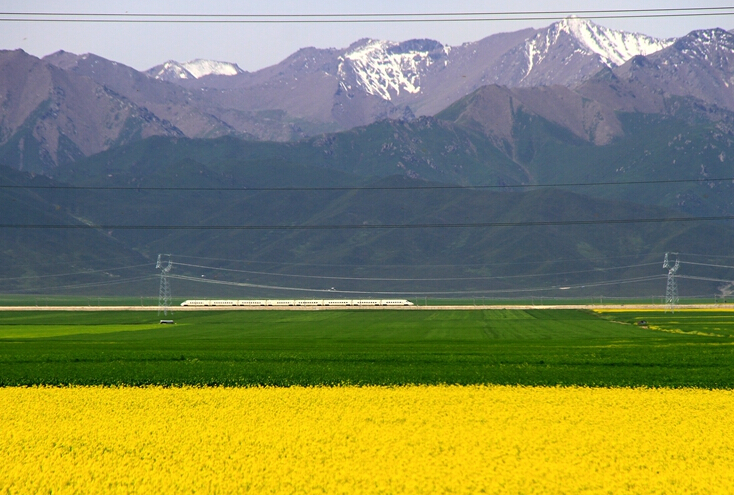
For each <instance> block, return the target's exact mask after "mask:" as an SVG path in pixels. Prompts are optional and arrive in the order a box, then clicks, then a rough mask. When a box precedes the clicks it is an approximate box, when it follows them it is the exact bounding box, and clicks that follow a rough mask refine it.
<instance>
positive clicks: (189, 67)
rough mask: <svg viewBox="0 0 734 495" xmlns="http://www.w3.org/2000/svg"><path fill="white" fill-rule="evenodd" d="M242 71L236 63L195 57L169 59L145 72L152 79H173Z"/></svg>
mask: <svg viewBox="0 0 734 495" xmlns="http://www.w3.org/2000/svg"><path fill="white" fill-rule="evenodd" d="M243 72H244V71H243V70H242V69H240V68H239V67H238V66H237V64H232V63H229V62H218V61H216V60H204V59H199V58H197V59H196V60H191V61H189V62H184V63H179V62H176V61H175V60H169V61H168V62H165V63H164V64H161V65H158V66H156V67H153V68H152V69H149V70H148V71H147V74H148V75H149V76H151V77H153V78H154V79H162V80H165V81H174V80H180V79H200V78H202V77H204V76H209V75H218V76H234V75H237V74H242V73H243Z"/></svg>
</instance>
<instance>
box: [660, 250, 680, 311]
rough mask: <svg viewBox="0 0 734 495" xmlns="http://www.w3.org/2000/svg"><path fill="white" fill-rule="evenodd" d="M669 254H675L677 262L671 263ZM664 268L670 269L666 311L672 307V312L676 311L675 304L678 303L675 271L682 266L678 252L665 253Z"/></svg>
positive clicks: (666, 290) (666, 289) (666, 293)
mask: <svg viewBox="0 0 734 495" xmlns="http://www.w3.org/2000/svg"><path fill="white" fill-rule="evenodd" d="M668 254H674V255H675V264H674V265H673V266H671V265H670V260H669V259H668ZM663 268H667V269H668V285H667V287H666V288H665V305H666V307H667V308H666V309H665V312H666V313H667V312H668V309H670V312H671V313H675V305H676V304H678V283H677V282H676V281H675V273H676V272H677V271H678V268H680V260H679V259H678V253H665V260H664V261H663Z"/></svg>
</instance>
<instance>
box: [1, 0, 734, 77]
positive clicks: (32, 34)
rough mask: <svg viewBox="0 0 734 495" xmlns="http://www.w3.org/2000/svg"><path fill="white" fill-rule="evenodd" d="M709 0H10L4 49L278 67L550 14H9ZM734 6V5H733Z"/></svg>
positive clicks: (715, 20) (137, 64)
mask: <svg viewBox="0 0 734 495" xmlns="http://www.w3.org/2000/svg"><path fill="white" fill-rule="evenodd" d="M724 3H725V2H721V1H717V2H711V1H709V0H687V1H676V0H616V1H613V2H598V1H580V0H577V1H572V0H535V1H533V2H524V3H520V2H517V1H509V0H499V1H479V0H453V1H451V2H447V1H445V0H444V1H438V0H407V1H406V0H404V1H399V2H398V1H395V0H392V1H387V0H372V1H371V2H365V1H358V2H356V1H348V0H339V1H336V0H310V1H309V0H284V1H277V0H275V1H270V2H264V1H259V0H258V1H248V2H245V1H234V0H207V1H193V0H175V1H173V0H171V1H159V0H118V1H115V2H102V1H99V0H64V1H60V0H54V1H51V0H3V1H2V4H1V6H0V11H1V12H0V49H16V48H22V49H24V50H25V51H27V52H28V53H31V54H32V55H36V56H39V57H40V56H44V55H47V54H49V53H52V52H55V51H57V50H60V49H63V50H66V51H70V52H73V53H89V52H91V53H95V54H97V55H100V56H102V57H105V58H108V59H111V60H115V61H118V62H121V63H124V64H127V65H130V66H132V67H134V68H136V69H139V70H145V69H148V68H150V67H152V66H154V65H157V64H159V63H162V62H165V61H167V60H177V61H179V62H185V61H188V60H192V59H195V58H206V59H213V60H222V61H228V62H235V63H237V64H238V65H239V66H240V67H242V68H243V69H245V70H250V71H252V70H257V69H260V68H263V67H266V66H269V65H273V64H275V63H277V62H279V61H280V60H282V59H284V58H285V57H287V56H288V55H290V54H291V53H293V52H294V51H296V50H297V49H298V48H301V47H305V46H315V47H319V48H328V47H336V48H342V47H346V46H348V45H350V44H351V43H352V42H354V41H356V40H358V39H360V38H377V39H388V40H393V41H403V40H407V39H411V38H431V39H435V40H438V41H440V42H442V43H444V44H448V45H458V44H461V43H464V42H468V41H477V40H479V39H481V38H484V37H485V36H488V35H490V34H493V33H498V32H505V31H515V30H518V29H521V28H524V27H536V28H538V27H544V26H547V25H549V24H551V23H552V22H553V20H552V19H543V20H538V19H535V20H530V19H524V20H518V21H481V22H400V23H327V24H322V23H303V24H301V23H299V24H287V23H233V24H203V23H191V24H181V23H124V24H123V23H100V22H88V23H80V22H57V21H54V22H41V21H39V20H34V21H21V22H17V21H9V20H8V19H10V18H17V16H12V15H9V13H20V12H25V13H28V12H36V13H38V12H54V13H118V12H128V13H145V14H150V13H164V14H170V13H176V14H344V13H359V14H365V13H371V14H372V13H377V14H384V13H446V12H511V11H518V10H521V11H530V10H532V11H562V12H564V14H561V15H558V16H557V17H558V18H562V17H565V14H573V13H576V12H579V11H582V10H600V9H654V8H673V7H677V8H685V7H716V6H720V5H723V4H724ZM729 11H730V12H732V13H734V10H732V9H730V10H729ZM591 18H592V20H594V21H595V22H597V23H598V24H602V25H604V26H607V27H610V28H614V29H622V30H626V31H633V32H642V33H645V34H649V35H651V36H658V37H677V36H682V35H684V34H686V33H688V32H690V31H692V30H694V29H700V28H709V27H722V28H725V29H731V28H732V27H734V15H732V16H711V17H693V16H684V17H676V18H634V19H599V18H594V17H591Z"/></svg>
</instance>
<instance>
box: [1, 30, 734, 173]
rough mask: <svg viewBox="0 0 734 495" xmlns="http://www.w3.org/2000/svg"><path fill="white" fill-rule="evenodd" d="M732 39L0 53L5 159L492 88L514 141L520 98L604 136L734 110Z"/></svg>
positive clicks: (524, 38) (616, 35)
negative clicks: (146, 65) (246, 59)
mask: <svg viewBox="0 0 734 495" xmlns="http://www.w3.org/2000/svg"><path fill="white" fill-rule="evenodd" d="M732 38H734V35H732V34H731V33H728V32H726V31H723V30H719V29H714V30H700V31H694V32H693V33H690V34H689V35H687V36H685V37H683V38H680V39H679V40H675V42H673V40H657V39H654V38H650V37H647V36H644V35H633V34H629V33H622V32H618V31H612V30H609V29H606V28H603V27H602V26H598V25H595V24H593V23H591V22H589V21H585V20H581V19H575V18H571V19H565V20H562V21H559V22H557V23H554V24H552V25H550V26H548V27H547V28H545V29H539V30H536V29H526V30H522V31H517V32H514V33H502V34H496V35H492V36H489V37H487V38H485V39H483V40H480V41H478V42H474V43H466V44H464V45H461V46H454V47H449V46H445V45H442V44H441V43H439V42H436V41H433V40H410V41H406V42H402V43H397V42H386V41H380V40H371V39H364V40H359V41H357V42H355V43H353V44H352V45H351V46H350V47H348V48H345V49H317V48H304V49H301V50H299V51H298V52H296V53H294V54H293V55H291V56H290V57H288V58H286V59H285V60H284V61H282V62H281V63H279V64H277V65H275V66H272V67H267V68H265V69H262V70H259V71H256V72H245V71H242V70H241V69H239V68H238V67H237V66H236V65H234V64H227V63H220V62H217V63H214V62H210V61H201V60H199V61H192V62H189V63H185V64H177V63H176V64H174V63H167V64H164V66H159V67H158V68H153V69H151V70H150V71H148V72H147V73H144V72H140V71H137V70H135V69H133V68H131V67H128V66H125V65H124V64H120V63H117V62H114V61H110V60H106V59H104V58H102V57H98V56H96V55H93V54H85V55H75V54H71V53H68V52H57V53H54V54H51V55H49V56H47V57H44V59H42V60H39V59H37V58H35V57H32V56H30V55H28V54H25V53H24V52H17V51H16V52H0V60H1V61H0V63H2V64H3V65H2V74H1V76H0V100H1V101H2V107H0V159H2V160H3V163H6V164H8V165H10V166H12V167H15V168H18V169H26V170H33V171H37V172H47V171H49V170H52V169H53V168H54V167H56V166H57V165H58V164H59V163H65V162H66V161H70V160H71V161H73V160H74V159H76V158H75V157H80V156H89V155H90V154H93V153H96V152H99V151H102V150H105V149H109V148H110V147H113V146H116V145H118V144H120V143H124V142H129V141H130V140H135V139H140V138H143V137H145V136H149V135H167V136H186V137H195V138H202V137H206V138H210V137H217V136H223V135H233V136H238V137H242V138H246V139H259V140H269V141H292V140H298V139H302V138H305V137H308V136H314V135H319V134H321V133H328V132H335V131H340V130H345V129H351V128H354V127H355V126H361V125H366V124H369V123H371V122H375V121H378V120H381V119H403V120H411V119H414V118H416V117H419V116H424V115H434V114H436V113H438V112H440V111H443V110H444V109H446V108H447V107H450V106H451V105H452V104H453V103H454V102H456V101H457V100H459V99H461V98H463V97H465V96H466V95H469V94H472V93H474V92H475V91H477V90H478V89H479V88H482V87H487V88H489V89H486V90H483V92H481V95H482V96H481V98H485V99H486V98H489V99H492V98H495V97H497V98H500V100H501V101H500V100H497V101H495V102H494V103H492V104H489V105H487V106H486V109H485V111H487V112H490V113H488V114H487V115H485V116H480V115H474V116H473V117H472V119H473V120H474V121H475V122H476V123H478V125H480V126H485V127H486V129H485V130H486V131H487V132H489V131H490V130H491V132H490V134H491V135H492V136H494V137H493V139H496V140H497V144H498V146H499V147H500V148H502V142H503V141H506V140H507V136H508V135H509V133H512V132H513V131H512V129H513V125H514V123H513V120H512V119H509V120H508V119H504V120H503V119H502V118H499V119H495V118H494V117H495V114H493V113H491V112H499V113H497V114H496V115H497V116H500V117H501V116H502V115H505V116H507V115H512V114H513V112H514V110H513V109H514V108H515V105H517V104H522V106H523V108H524V111H527V112H531V113H535V114H537V115H539V116H541V117H543V118H546V119H548V120H550V121H552V122H554V123H556V124H557V125H559V126H561V127H563V128H565V129H568V130H569V131H570V132H571V133H572V134H574V135H575V136H577V137H578V138H580V139H582V140H585V141H588V142H590V143H593V144H597V145H603V144H606V143H609V142H610V141H611V140H613V139H615V138H616V137H618V136H620V133H621V132H622V127H621V125H620V124H619V122H618V120H617V117H616V112H618V111H625V112H628V111H632V112H648V113H662V114H670V113H675V112H677V111H678V110H676V108H679V107H680V102H677V100H675V98H690V99H692V100H691V101H696V102H699V103H700V104H701V105H704V106H707V105H708V107H710V111H709V110H707V111H705V112H701V111H697V115H698V116H699V117H700V116H701V115H704V116H706V115H708V117H706V118H713V119H717V118H719V117H718V115H719V112H718V111H717V110H716V109H717V108H718V109H724V110H727V109H729V110H732V109H734V88H731V87H730V86H731V84H732V82H734V79H733V78H734V66H732V65H731V62H732V58H731V57H732V49H733V47H734V42H732ZM626 57H632V58H631V59H630V60H627V61H625V62H624V63H622V64H621V65H617V63H618V62H622V61H623V60H624V59H625V58H626ZM20 59H23V60H25V62H23V63H20V64H18V63H14V62H13V60H20ZM3 61H4V62H3ZM23 64H26V65H29V66H33V67H35V68H36V69H37V70H34V71H30V72H29V71H28V70H26V69H24V68H23V67H24V65H23ZM166 66H167V67H168V69H170V70H168V69H166ZM167 70H168V72H166V71H167ZM161 71H163V72H161ZM50 74H54V76H53V77H51V76H50ZM503 88H504V89H503ZM100 95H103V96H104V98H102V96H100ZM490 95H493V96H491V97H490ZM105 99H106V100H105ZM102 100H105V101H108V103H106V104H100V103H99V102H100V101H102ZM493 105H499V107H496V108H495V107H493ZM683 106H684V107H685V108H691V107H692V104H685V105H683ZM500 107H501V108H500ZM477 108H479V106H476V107H474V110H473V111H477V110H476V109H477ZM49 109H50V110H49ZM123 110H124V111H123ZM508 112H509V113H508ZM493 119H494V120H493ZM487 126H489V127H487ZM490 128H491V129H490ZM512 153H513V152H512V151H508V155H509V156H512Z"/></svg>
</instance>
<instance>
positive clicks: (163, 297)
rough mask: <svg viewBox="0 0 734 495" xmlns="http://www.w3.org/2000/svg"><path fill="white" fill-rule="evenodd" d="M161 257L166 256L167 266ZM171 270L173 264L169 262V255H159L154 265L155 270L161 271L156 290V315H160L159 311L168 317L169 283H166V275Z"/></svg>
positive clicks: (169, 303)
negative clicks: (159, 281) (159, 283)
mask: <svg viewBox="0 0 734 495" xmlns="http://www.w3.org/2000/svg"><path fill="white" fill-rule="evenodd" d="M162 256H168V264H166V265H165V266H163V265H164V263H163V260H162V259H161V257H162ZM171 268H173V262H172V261H171V255H170V254H159V255H158V262H157V263H156V264H155V269H156V270H160V271H161V285H160V288H159V289H158V314H159V315H160V314H161V311H163V315H164V316H168V312H169V311H171V309H170V308H171V283H170V282H169V281H168V273H169V272H170V271H171ZM171 314H173V311H171Z"/></svg>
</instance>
